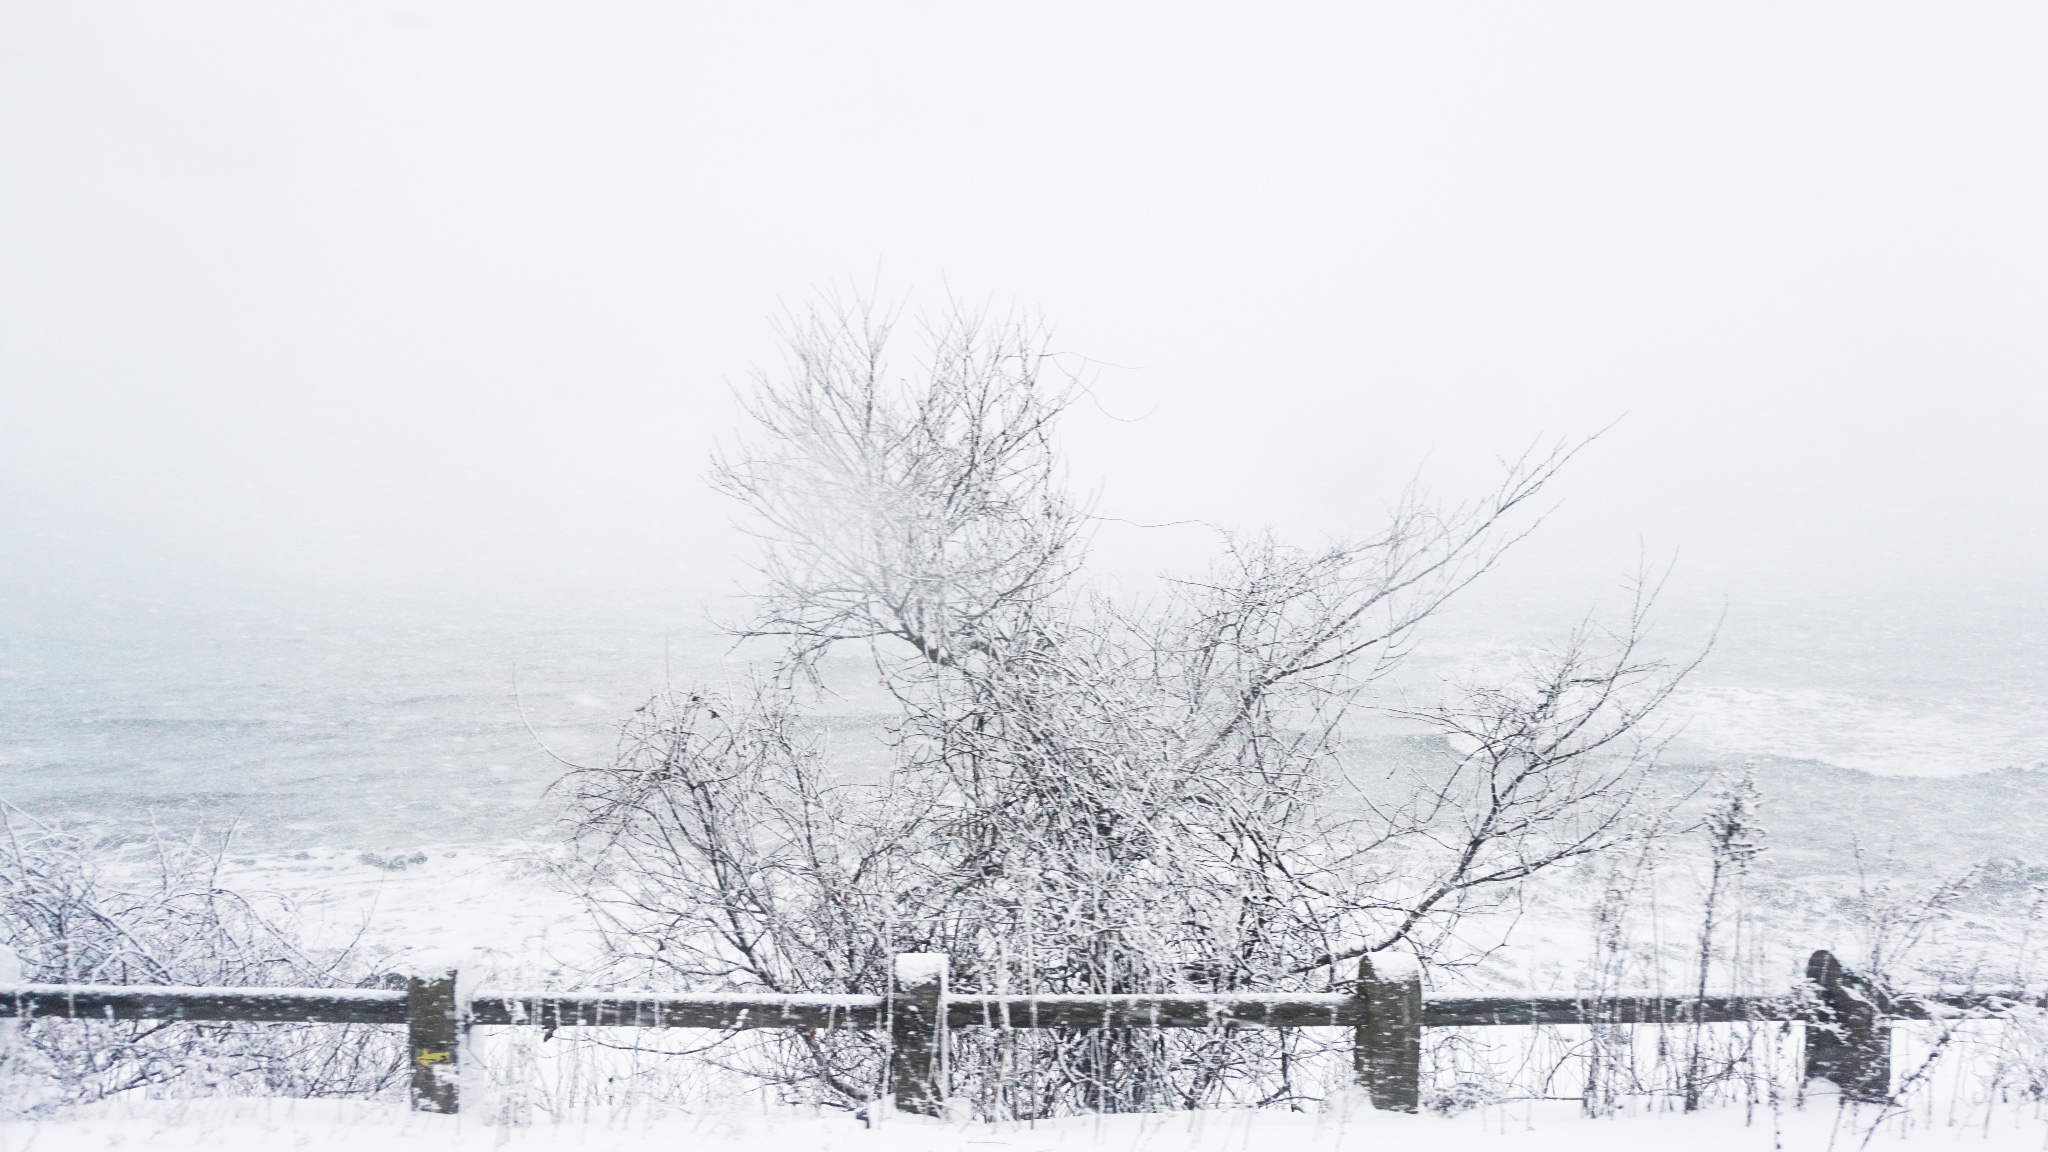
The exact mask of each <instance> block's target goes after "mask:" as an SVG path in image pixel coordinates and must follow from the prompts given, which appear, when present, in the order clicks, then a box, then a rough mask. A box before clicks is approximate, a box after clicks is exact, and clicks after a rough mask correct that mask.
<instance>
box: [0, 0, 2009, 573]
mask: <svg viewBox="0 0 2048 1152" xmlns="http://www.w3.org/2000/svg"><path fill="white" fill-rule="evenodd" d="M877 279H879V282H880V283H881V285H882V286H883V291H884V293H885V295H889V296H892V297H894V296H897V295H900V294H902V293H906V292H908V293H912V294H913V299H915V300H918V301H922V302H924V303H926V304H930V305H938V304H941V303H943V301H944V299H945V298H946V296H947V295H948V294H949V293H950V294H951V295H954V296H958V297H963V298H966V299H969V300H973V301H991V300H992V301H996V302H998V303H999V304H1002V305H1005V306H1007V305H1009V304H1011V303H1013V302H1014V303H1015V304H1017V305H1019V306H1022V307H1026V308H1030V309H1034V310H1037V311H1040V312H1042V313H1043V314H1044V315H1045V316H1046V317H1047V318H1048V319H1049V320H1050V321H1051V322H1052V323H1053V324H1054V325H1055V326H1056V328H1057V330H1058V333H1059V345H1060V347H1062V348H1063V349H1068V350H1071V351H1072V352H1074V353H1076V354H1077V355H1082V356H1086V357H1089V358H1092V360H1093V361H1095V362H1096V363H1097V365H1098V368H1097V376H1096V378H1095V386H1094V389H1095V390H1094V395H1095V397H1096V402H1095V403H1091V404H1089V405H1086V406H1085V407H1084V409H1083V410H1082V411H1081V412H1080V413H1078V414H1077V416H1076V419H1075V421H1074V425H1073V427H1072V436H1073V440H1072V442H1073V447H1074V474H1075V476H1076V479H1077V480H1078V481H1079V482H1080V483H1082V484H1083V485H1084V486H1085V487H1088V488H1090V489H1092V490H1097V491H1099V492H1100V499H1099V501H1098V506H1099V508H1100V510H1101V511H1102V512H1103V513H1105V514H1107V515H1111V516H1116V517H1123V518H1127V519H1130V520H1138V521H1146V522H1159V521H1175V520H1182V519H1189V518H1196V519H1202V520H1206V521H1210V522H1214V523H1217V524H1222V525H1226V526H1239V527H1248V526H1256V525H1272V526H1274V527H1276V528H1278V529H1280V530H1282V531H1284V532H1286V533H1289V534H1293V535H1295V536H1299V537H1302V538H1305V539H1314V538H1316V537H1318V536H1321V535H1324V534H1331V533H1342V532H1346V531H1355V530H1358V529H1361V528H1368V527H1370V526H1371V525H1372V524H1373V523H1374V522H1375V521H1376V519H1377V516H1378V512H1379V509H1380V507H1381V505H1382V503H1383V501H1384V500H1385V499H1386V498H1387V497H1388V496H1389V495H1391V493H1392V492H1393V490H1394V489H1396V488H1397V487H1398V486H1399V485H1400V484H1401V483H1402V482H1403V481H1404V480H1406V479H1407V478H1408V477H1410V476H1412V475H1416V474H1418V473H1419V474H1420V475H1422V476H1423V477H1424V478H1425V479H1426V480H1427V481H1428V482H1429V483H1430V484H1431V485H1432V486H1433V487H1435V488H1437V489H1439V490H1441V491H1443V492H1445V493H1447V494H1452V495H1456V494H1458V493H1461V492H1469V491H1472V490H1475V489H1476V488H1478V487H1479V486H1480V485H1482V484H1483V483H1484V482H1485V479H1486V476H1487V469H1488V468H1489V467H1491V464H1490V462H1491V461H1492V460H1493V459H1494V458H1495V457H1498V456H1501V455H1504V454H1507V455H1511V454H1514V453H1516V452H1518V451H1520V450H1521V449H1522V448H1523V447H1524V446H1526V445H1527V444H1529V443H1530V442H1531V441H1533V440H1536V439H1538V438H1541V437H1554V436H1558V435H1573V434H1583V433H1587V432H1590V431H1593V430H1596V429H1598V428H1600V427H1603V426H1605V425H1608V424H1609V423H1610V422H1613V421H1615V420H1616V419H1617V418H1621V419H1620V422H1619V423H1618V424H1616V425H1615V427H1614V428H1613V430H1612V431H1610V432H1609V433H1608V434H1607V436H1606V437H1605V438H1604V439H1603V440H1602V441H1601V442H1600V443H1598V444H1597V445H1596V446H1595V447H1594V448H1592V449H1591V450H1589V451H1588V452H1587V453H1586V455H1585V456H1584V457H1583V458H1582V459H1581V461H1580V462H1579V463H1578V464H1576V465H1575V466H1574V468H1573V470H1572V472H1571V473H1570V475H1569V477H1568V479H1567V481H1566V482H1565V483H1564V484H1563V485H1561V487H1560V488H1559V490H1558V495H1560V496H1561V497H1563V499H1564V504H1563V507H1562V509H1561V510H1560V512H1559V513H1558V514H1557V517H1556V519H1555V521H1554V522H1553V524H1552V525H1551V526H1550V529H1549V530H1548V531H1547V533H1546V536H1545V539H1544V540H1542V541H1540V542H1538V543H1537V545H1536V546H1535V547H1534V548H1533V549H1532V551H1531V552H1530V553H1529V557H1528V559H1526V560H1525V561H1524V562H1523V568H1522V573H1523V577H1524V578H1527V579H1531V580H1535V579H1538V578H1539V577H1540V578H1546V579H1548V578H1553V577H1554V578H1556V579H1558V580H1562V581H1566V582H1570V581H1572V580H1577V579H1579V578H1580V577H1582V576H1586V577H1589V578H1590V577H1597V578H1600V579H1603V580H1604V579H1605V578H1607V577H1608V576H1611V575H1614V574H1616V573H1619V572H1620V571H1621V569H1622V568H1624V567H1625V566H1626V565H1627V564H1629V563H1630V562H1631V559H1632V557H1633V556H1634V554H1635V552H1636V550H1637V548H1638V547H1639V545H1640V546H1643V547H1647V548H1648V550H1649V551H1650V552H1651V553H1652V554H1653V555H1658V556H1663V555H1668V554H1670V553H1671V552H1673V551H1674V550H1676V551H1678V552H1680V553H1681V554H1682V558H1683V559H1682V564H1683V571H1684V573H1685V576H1686V579H1688V580H1689V581H1690V582H1691V583H1690V585H1689V586H1691V587H1697V588H1700V589H1705V590H1709V591H1711V592H1712V593H1713V594H1714V595H1723V594H1725V595H1727V596H1729V597H1731V598H1733V600H1734V601H1735V602H1739V601H1740V600H1741V598H1743V597H1745V596H1753V595H1759V594H1764V593H1772V594H1782V593H1785V592H1786V591H1787V590H1788V589H1802V590H1805V592H1806V593H1807V594H1811V595H1815V596H1826V595H1829V594H1831V590H1832V589H1838V588H1845V587H1854V588H1857V589H1862V590H1864V591H1865V592H1871V591H1879V592H1882V594H1885V595H1895V596H1898V597H1906V598H1910V597H1917V596H1925V595H1929V594H1938V595H1971V594H1974V592H1973V590H1974V589H1979V588H1983V587H1991V586H1998V587H2005V588H2024V587H2026V586H2028V585H2029V584H2030V583H2031V582H2034V581H2038V580H2039V579H2041V578H2042V577H2043V576H2044V575H2048V543H2044V534H2043V525H2044V523H2048V455H2044V451H2048V446H2044V431H2048V400H2044V399H2043V382H2044V376H2048V6H2043V5H2041V4H2038V3H2031V4H2010V5H2002V4H1975V3H1969V4H1965V3H1954V4H1935V3H1924V4H1913V5H1896V4H1881V3H1857V4H1847V3H1843V4H1831V5H1804V4H1791V3H1784V2H1780V0H1774V2H1771V3H1758V4H1740V3H1721V2H1716V3H1700V4H1691V5H1664V4H1641V3H1628V4H1612V5H1577V4H1527V3H1514V4H1430V5H1415V4H1404V5H1391V4H1389V5H1378V6H1373V5H1363V4H1342V5H1312V4H1260V5H1250V4H1247V5H1239V6H1232V7H1222V6H1197V5H1191V4H1147V5H1137V4H1124V5H1117V4H1102V3H1088V4H1047V3H1030V4H1023V3H1017V4H916V5H913V4H843V3H842V4H819V5H809V6H805V5H781V4H753V3H749V4H719V5H711V4H697V5H691V4H673V3H663V4H596V3H576V4H556V5H548V6H521V5H508V4H495V3H494V4H489V5H476V6H462V5H453V4H429V3H414V2H410V0H381V2H376V0H362V2H351V3H347V4H333V5H315V4H305V3H279V2H276V0H266V2H264V3H251V4H241V5H225V4H207V3H178V4H158V3H147V4H143V3H134V4H109V3H74V2H65V3H22V2H18V0H6V2H4V3H0V549H4V553H0V566H4V568H0V578H4V579H5V580H6V581H7V582H9V583H10V584H11V585H12V586H13V587H16V588H17V589H20V588H42V589H48V588H50V587H58V586H61V587H77V588H96V589H100V590H115V591H118V590H120V589H123V588H147V587H152V586H157V585H159V584H164V583H170V582H183V583H185V584H193V585H200V586H205V585H212V586H218V587H236V588H269V589H273V590H280V589H281V590H286V591H289V590H290V589H292V588H295V587H300V586H310V585H311V584H314V583H318V582H322V581H325V582H327V583H329V584H333V583H335V582H340V583H341V584H343V585H346V584H348V583H349V582H351V581H362V582H366V583H377V584H383V585H398V586H403V587H420V588H427V587H435V588H447V587H459V586H462V585H464V584H465V583H471V582H500V583H502V582H504V581H506V580H508V579H509V580H512V581H515V582H516V581H520V580H529V581H546V582H551V583H556V584H559V583H561V582H564V581H566V582H568V583H569V584H570V585H572V586H573V585H574V584H575V583H577V582H579V581H583V582H600V581H613V580H622V579H623V580H630V581H636V582H644V581H652V582H655V583H660V582H662V581H665V580H666V581H672V582H675V583H677V586H679V587H680V586H686V585H689V584H690V583H691V582H692V581H697V580H702V579H706V578H708V577H707V576H706V575H705V574H706V573H712V572H715V571H717V570H718V568H719V565H720V563H721V562H722V558H723V557H725V556H727V555H729V554H731V553H732V552H733V551H734V550H735V549H736V548H737V547H738V546H739V545H738V542H737V541H736V540H735V539H734V538H733V537H732V536H731V535H730V534H729V533H728V531H727V529H726V527H725V524H726V521H727V518H728V510H727V509H725V508H723V507H721V506H720V505H719V504H718V502H717V501H716V500H715V498H713V497H711V496H710V495H709V494H708V493H707V492H706V491H705V490H704V488H703V486H702V480H701V478H702V474H703V470H704V458H705V454H706V451H707V449H708V447H709V445H710V442H711V439H712V437H714V436H719V435H728V434H729V433H730V431H731V429H732V427H733V422H734V414H733V410H732V405H731V401H730V398H729V389H730V387H731V385H732V384H733V383H735V382H741V381H744V380H745V379H746V378H747V376H748V375H749V373H750V372H751V371H752V370H753V369H754V368H755V367H757V366H762V365H767V364H771V363H773V361H774V358H775V350H774V346H773V343H772V339H771V337H770V333H769V329H768V326H767V323H766V320H767V317H768V316H769V315H770V314H771V313H773V312H774V311H776V310H777V309H778V308H779V307H780V306H781V305H782V304H783V303H785V302H801V301H803V300H804V299H805V298H807V296H809V295H810V294H811V293H812V292H813V291H814V290H816V289H817V288H819V287H829V286H831V285H834V284H840V285H844V284H846V283H848V282H849V281H851V282H856V283H861V284H867V283H871V282H875V281H877ZM1112 416H1113V417H1117V418H1119V419H1111V418H1110V417H1112ZM1187 531H1188V530H1186V529H1179V530H1166V531H1157V532H1149V533H1148V532H1135V531H1132V530H1121V529H1118V530H1112V531H1110V532H1109V533H1107V534H1106V536H1105V542H1106V544H1108V545H1109V546H1110V547H1111V548H1112V550H1113V553H1114V555H1115V557H1116V559H1117V562H1118V563H1120V564H1137V565H1140V566H1143V565H1145V564H1147V563H1149V562H1151V561H1153V560H1155V559H1156V560H1160V561H1167V560H1175V561H1177V560H1180V559H1182V558H1183V557H1182V553H1184V552H1186V551H1188V550H1190V549H1193V548H1194V547H1195V546H1196V544H1198V543H1199V541H1190V540H1189V539H1188V538H1187Z"/></svg>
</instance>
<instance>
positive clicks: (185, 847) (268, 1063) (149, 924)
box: [0, 813, 404, 1111]
mask: <svg viewBox="0 0 2048 1152" xmlns="http://www.w3.org/2000/svg"><path fill="white" fill-rule="evenodd" d="M227 844H228V839H227V837H222V838H220V839H215V840H207V839H203V838H201V837H198V836H194V837H191V838H177V837H172V836H169V835H165V834H162V833H158V834H155V835H152V836H150V837H148V838H146V839H144V840H141V841H139V842H135V843H131V844H127V845H123V846H116V845H107V844H99V843H94V842H92V841H89V840H87V839H86V838H84V837H81V836H78V835H76V834H72V833H68V832H65V831H62V830H61V829H56V828H51V827H47V826H45V825H43V824H41V823H39V822H36V821H34V820H32V819H30V818H27V817H24V816H21V815H20V814H18V813H17V814H14V815H5V814H0V943H4V944H5V945H7V946H8V947H9V948H11V949H13V950H14V951H15V953H16V954H17V956H18V957H19V958H20V961H21V967H22V974H21V975H22V979H24V980H27V981H29V982H32V983H42V984H183V985H204V986H213V987H242V986H266V985H267V986H274V987H275V986H290V987H315V986H336V985H347V984H351V983H353V982H354V981H355V979H356V978H357V977H358V976H360V975H361V969H362V967H363V966H362V965H361V963H360V961H359V958H358V957H356V956H355V955H354V954H353V953H352V951H351V950H350V949H346V948H343V949H328V950H318V949H309V948H306V947H303V946H301V945H300V943H299V942H298V941H297V939H296V938H295V936H294V934H293V932H292V930H291V920H292V916H291V910H290V908H289V906H288V905H287V904H285V903H284V902H282V901H279V900H276V899H270V900H262V899H258V898H255V897H252V896H249V895H246V894H243V893H240V892H236V891H234V890H233V889H231V888H229V887H227V886H226V885H225V884H223V883H222V881H221V876H220V872H221V866H222V862H223V859H224V857H225V852H226V849H227ZM403 1066H404V1053H403V1048H402V1045H401V1044H400V1042H399V1038H398V1037H396V1036H394V1035H389V1034H387V1031H386V1030H379V1029H377V1028H375V1027H370V1026H357V1025H349V1026H337V1025H328V1024H321V1025H291V1024H243V1023H227V1022H221V1023H196V1022H194V1023H179V1022H175V1021H133V1022H119V1023H114V1022H85V1021H71V1020H56V1019H33V1020H29V1021H27V1022H25V1023H24V1025H23V1026H22V1028H21V1029H20V1031H19V1033H18V1042H17V1051H16V1053H15V1056H14V1058H13V1061H12V1067H11V1068H10V1074H11V1075H10V1080H11V1087H12V1090H13V1091H12V1095H13V1097H14V1099H12V1100H11V1101H9V1102H8V1103H9V1106H10V1107H12V1108H14V1109H17V1110H29V1111H33V1110H40V1109H47V1108H50V1107H58V1106H65V1105H71V1104H79V1103H86V1102H90V1101H93V1100H99V1099H104V1098H106V1097H109V1096H113V1095H117V1094H120V1093H124V1092H134V1091H147V1092H157V1091H168V1090H173V1089H175V1090H178V1091H190V1092H237V1093H240V1092H246V1093H253V1094H261V1095H273V1096H375V1095H379V1094H384V1093H388V1092H391V1091H394V1090H397V1089H398V1088H399V1086H400V1085H401V1083H402V1081H401V1079H400V1074H401V1073H402V1071H403Z"/></svg>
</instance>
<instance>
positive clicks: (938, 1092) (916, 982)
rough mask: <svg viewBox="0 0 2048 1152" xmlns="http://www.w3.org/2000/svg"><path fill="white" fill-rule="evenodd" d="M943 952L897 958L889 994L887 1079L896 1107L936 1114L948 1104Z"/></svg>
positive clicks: (922, 953) (907, 954)
mask: <svg viewBox="0 0 2048 1152" xmlns="http://www.w3.org/2000/svg"><path fill="white" fill-rule="evenodd" d="M946 968H947V961H946V955H945V953H943V952H904V953H899V954H898V955H897V957H896V970H895V973H894V976H895V982H894V983H895V986H894V988H892V989H891V992H890V995H889V1081H890V1092H891V1095H893V1096H894V1097H895V1101H896V1107H897V1108H898V1109H899V1110H901V1111H904V1112H915V1113H917V1114H919V1115H921V1116H937V1115H939V1114H940V1113H941V1112H942V1111H943V1110H944V1109H945V1104H946Z"/></svg>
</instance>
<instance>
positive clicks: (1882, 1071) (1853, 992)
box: [1806, 948, 1892, 1104]
mask: <svg viewBox="0 0 2048 1152" xmlns="http://www.w3.org/2000/svg"><path fill="white" fill-rule="evenodd" d="M1806 978H1807V979H1808V980H1809V981H1812V983H1813V985H1814V987H1815V989H1816V991H1817V992H1818V993H1819V997H1820V1010H1821V1017H1820V1019H1817V1020H1812V1021H1809V1022H1808V1023H1807V1025H1806V1078H1807V1079H1808V1080H1827V1081H1829V1082H1831V1083H1833V1084H1834V1085H1835V1087H1836V1088H1837V1089H1839V1090H1840V1091H1841V1093H1842V1099H1844V1100H1854V1101H1857V1102H1858V1103H1866V1104H1869V1103H1882V1102H1883V1101H1884V1100H1885V1099H1886V1098H1887V1097H1889V1096H1890V1094H1891V1087H1892V1037H1891V1030H1890V1029H1888V1028H1886V1027H1885V1026H1884V1023H1883V1020H1882V1017H1883V1016H1885V1015H1886V1014H1887V1013H1889V1012H1890V1010H1891V1004H1890V1002H1889V1000H1888V999H1887V998H1886V997H1885V994H1884V991H1883V990H1882V989H1880V988H1879V987H1878V986H1877V984H1876V983H1875V982H1874V981H1872V980H1871V979H1870V978H1868V977H1866V976H1862V975H1859V974H1858V973H1855V972H1852V971H1850V970H1849V969H1847V968H1844V967H1842V962H1841V961H1840V960H1837V959H1835V956H1834V953H1832V952H1829V951H1828V950H1827V949H1825V948H1823V949H1821V950H1820V951H1818V952H1815V953H1814V954H1813V957H1812V958H1811V959H1809V960H1808V961H1807V962H1806Z"/></svg>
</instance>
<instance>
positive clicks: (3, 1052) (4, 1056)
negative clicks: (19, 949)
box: [0, 944, 21, 1076]
mask: <svg viewBox="0 0 2048 1152" xmlns="http://www.w3.org/2000/svg"><path fill="white" fill-rule="evenodd" d="M19 983H21V956H20V954H18V953H16V952H15V950H14V949H12V948H9V947H8V946H7V945H5V944H0V984H19ZM20 1031H21V1021H19V1020H0V1076H5V1075H6V1074H7V1073H8V1072H9V1071H10V1070H12V1069H13V1067H14V1043H15V1039H16V1037H17V1035H18V1034H19V1033H20Z"/></svg>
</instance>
